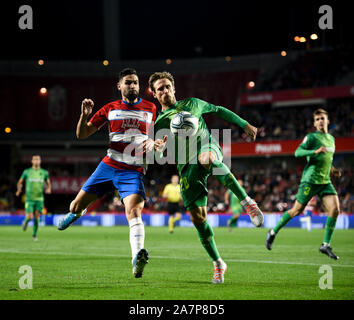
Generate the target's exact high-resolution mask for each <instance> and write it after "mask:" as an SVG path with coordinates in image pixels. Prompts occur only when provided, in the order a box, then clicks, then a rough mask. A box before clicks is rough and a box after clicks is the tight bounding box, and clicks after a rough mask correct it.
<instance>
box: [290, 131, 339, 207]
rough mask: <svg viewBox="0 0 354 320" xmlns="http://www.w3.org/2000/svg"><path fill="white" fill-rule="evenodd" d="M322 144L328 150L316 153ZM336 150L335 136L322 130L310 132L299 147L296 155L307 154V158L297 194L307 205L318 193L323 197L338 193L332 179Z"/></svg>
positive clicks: (297, 197) (302, 202)
mask: <svg viewBox="0 0 354 320" xmlns="http://www.w3.org/2000/svg"><path fill="white" fill-rule="evenodd" d="M321 146H324V147H326V149H327V152H326V153H318V154H315V151H316V150H317V149H319V148H320V147H321ZM334 151H335V143H334V137H333V136H332V135H330V134H329V133H323V132H320V131H316V132H313V133H309V134H308V135H307V136H306V137H305V138H304V140H303V141H302V143H301V144H300V146H299V147H298V148H297V150H296V152H295V157H304V156H306V160H307V164H306V166H305V168H304V171H303V173H302V178H301V181H300V186H299V191H298V193H297V195H296V199H297V201H299V202H300V203H301V204H303V205H306V204H307V203H308V202H309V201H310V199H311V198H312V197H313V196H314V195H316V194H317V195H319V196H320V197H321V198H322V197H323V196H325V195H329V194H337V192H336V189H335V188H334V187H333V185H332V182H331V179H330V172H331V168H332V162H333V154H334Z"/></svg>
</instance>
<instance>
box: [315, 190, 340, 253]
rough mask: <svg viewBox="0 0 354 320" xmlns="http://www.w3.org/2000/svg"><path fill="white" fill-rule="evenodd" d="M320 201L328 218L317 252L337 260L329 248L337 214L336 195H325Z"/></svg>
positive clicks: (337, 200)
mask: <svg viewBox="0 0 354 320" xmlns="http://www.w3.org/2000/svg"><path fill="white" fill-rule="evenodd" d="M322 201H323V205H324V207H325V208H326V211H327V212H328V217H327V221H326V227H325V235H324V239H323V242H322V244H321V246H320V249H319V250H320V252H322V253H324V254H326V255H327V256H329V257H330V258H332V259H334V260H338V259H339V257H338V256H337V255H336V254H335V253H333V251H332V248H331V247H330V242H331V239H332V236H333V232H334V229H335V227H336V222H337V217H338V214H339V199H338V196H337V195H327V196H324V197H323V198H322Z"/></svg>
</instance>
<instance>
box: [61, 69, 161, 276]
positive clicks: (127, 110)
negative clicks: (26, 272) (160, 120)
mask: <svg viewBox="0 0 354 320" xmlns="http://www.w3.org/2000/svg"><path fill="white" fill-rule="evenodd" d="M117 88H118V90H119V91H120V92H121V95H122V99H121V100H117V101H113V102H110V103H108V104H106V105H105V106H103V107H102V108H101V109H100V110H98V111H97V112H96V113H95V114H94V115H93V116H92V118H91V119H90V120H89V121H88V117H89V115H90V114H91V112H92V109H93V105H94V103H93V101H92V100H91V99H84V100H83V101H82V105H81V116H80V119H79V122H78V124H77V130H76V134H77V137H78V138H79V139H86V138H87V137H89V136H91V135H92V134H93V133H95V132H96V131H97V130H99V129H100V128H102V126H103V125H105V124H108V127H109V146H108V150H107V155H106V156H105V157H104V158H103V160H102V161H101V162H100V164H99V165H98V167H97V169H96V171H95V172H94V173H93V174H92V175H91V177H90V178H89V179H88V180H87V181H86V183H85V184H84V185H83V187H82V189H81V190H80V191H79V193H78V194H77V196H76V198H75V199H74V201H72V202H71V204H70V212H69V213H68V214H66V215H65V216H64V217H63V218H62V219H61V220H60V221H59V223H58V229H59V230H64V229H66V228H67V227H69V226H70V225H71V224H72V223H73V222H74V221H76V220H77V219H79V218H80V217H81V216H82V215H83V214H85V212H86V208H87V207H88V206H89V205H90V204H91V203H92V202H94V201H95V200H97V199H98V198H100V197H101V196H103V195H104V194H105V193H107V192H109V191H111V190H115V189H117V190H118V193H119V196H120V198H121V200H122V202H123V203H124V206H125V214H126V217H127V220H128V222H129V227H130V246H131V252H132V265H133V274H134V276H135V277H136V278H140V277H141V276H142V273H143V270H144V267H145V265H146V263H147V262H148V251H147V250H146V249H145V248H144V240H145V229H144V224H143V221H142V218H141V212H142V209H143V208H144V200H145V188H144V184H143V174H145V171H146V165H144V164H142V162H141V158H140V159H138V155H137V153H135V152H131V153H129V152H127V150H128V149H129V150H131V148H130V147H132V146H133V147H134V150H137V148H135V146H139V145H140V144H142V143H143V142H144V141H145V140H146V139H147V138H148V132H149V130H150V127H151V126H152V125H153V122H154V121H155V118H156V106H155V104H154V103H152V102H149V101H146V100H143V99H141V98H139V79H138V76H137V73H136V71H135V70H134V69H130V68H126V69H124V70H122V71H121V72H120V74H119V82H118V83H117ZM134 150H133V151H134Z"/></svg>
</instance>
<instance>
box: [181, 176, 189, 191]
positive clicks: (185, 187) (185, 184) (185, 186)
mask: <svg viewBox="0 0 354 320" xmlns="http://www.w3.org/2000/svg"><path fill="white" fill-rule="evenodd" d="M188 189H189V183H188V181H187V177H183V178H182V179H181V191H185V190H188Z"/></svg>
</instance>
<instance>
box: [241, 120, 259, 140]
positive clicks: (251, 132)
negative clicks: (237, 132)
mask: <svg viewBox="0 0 354 320" xmlns="http://www.w3.org/2000/svg"><path fill="white" fill-rule="evenodd" d="M243 130H244V131H245V133H246V134H247V135H248V136H249V137H250V138H251V140H252V141H254V140H256V136H257V128H256V127H254V126H252V125H250V124H248V125H247V126H246V127H245V128H244V129H243Z"/></svg>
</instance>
